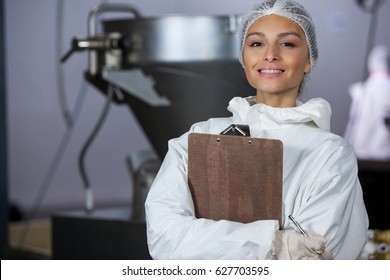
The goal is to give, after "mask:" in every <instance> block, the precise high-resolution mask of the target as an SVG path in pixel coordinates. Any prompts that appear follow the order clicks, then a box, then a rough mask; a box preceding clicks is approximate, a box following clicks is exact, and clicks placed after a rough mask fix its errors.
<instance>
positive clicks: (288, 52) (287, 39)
mask: <svg viewBox="0 0 390 280" xmlns="http://www.w3.org/2000/svg"><path fill="white" fill-rule="evenodd" d="M243 61H244V65H245V74H246V77H247V79H248V82H249V83H250V85H251V86H253V87H254V88H256V90H257V101H258V102H263V103H266V104H268V105H271V106H277V107H288V106H295V103H296V98H297V95H298V89H299V85H300V83H301V81H302V79H303V77H304V73H307V72H309V71H310V69H311V65H310V59H309V50H308V47H307V43H306V38H305V34H304V32H303V30H302V29H301V28H300V27H299V25H297V24H296V23H295V22H293V21H291V20H289V19H287V18H285V17H282V16H278V15H269V16H264V17H262V18H260V19H259V20H257V21H255V22H254V23H253V24H252V25H251V26H250V27H249V29H248V33H247V37H246V38H245V42H244V49H243Z"/></svg>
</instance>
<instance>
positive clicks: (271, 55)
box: [264, 46, 279, 62]
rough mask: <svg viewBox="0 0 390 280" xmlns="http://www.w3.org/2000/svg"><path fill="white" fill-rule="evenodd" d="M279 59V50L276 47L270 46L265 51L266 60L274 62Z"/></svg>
mask: <svg viewBox="0 0 390 280" xmlns="http://www.w3.org/2000/svg"><path fill="white" fill-rule="evenodd" d="M278 59H279V54H278V50H277V48H276V47H273V46H268V47H267V48H266V50H265V53H264V60H266V61H268V62H272V61H275V60H278Z"/></svg>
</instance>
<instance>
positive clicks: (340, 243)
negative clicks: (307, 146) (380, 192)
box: [285, 141, 368, 260]
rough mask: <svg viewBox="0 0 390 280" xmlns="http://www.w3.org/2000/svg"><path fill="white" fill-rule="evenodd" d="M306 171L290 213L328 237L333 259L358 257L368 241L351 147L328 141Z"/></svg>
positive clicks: (304, 225) (328, 248)
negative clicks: (304, 183) (302, 184)
mask: <svg viewBox="0 0 390 280" xmlns="http://www.w3.org/2000/svg"><path fill="white" fill-rule="evenodd" d="M308 170H310V172H308V173H310V174H309V175H307V178H306V179H307V181H306V186H301V188H300V190H299V192H300V193H298V194H297V195H296V198H298V199H296V202H295V204H294V207H293V209H292V210H291V213H292V214H293V216H294V217H295V218H296V220H298V221H299V222H300V223H301V226H302V227H303V228H304V229H306V230H308V231H309V232H313V233H316V234H320V235H322V236H324V237H325V238H326V239H327V245H326V250H327V251H330V252H332V254H333V255H334V257H335V259H349V260H350V259H357V258H358V257H359V255H360V253H361V251H362V249H363V247H364V245H365V244H366V242H367V230H368V216H367V212H366V208H365V205H364V201H363V194H362V189H361V185H360V183H359V179H358V176H357V171H358V169H357V160H356V156H355V154H354V152H353V149H352V148H351V146H350V145H348V144H347V143H344V142H341V144H340V142H338V144H337V145H335V143H334V142H333V141H330V142H328V143H327V145H325V148H323V149H321V150H318V151H316V164H315V165H312V168H310V169H309V168H308ZM291 213H290V214H291ZM286 214H289V213H286ZM285 226H286V223H285Z"/></svg>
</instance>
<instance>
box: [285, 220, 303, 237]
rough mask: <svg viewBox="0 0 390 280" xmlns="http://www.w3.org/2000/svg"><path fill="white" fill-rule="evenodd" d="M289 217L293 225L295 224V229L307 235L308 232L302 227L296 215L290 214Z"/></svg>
mask: <svg viewBox="0 0 390 280" xmlns="http://www.w3.org/2000/svg"><path fill="white" fill-rule="evenodd" d="M288 218H289V219H290V221H291V222H292V225H293V226H294V228H295V230H297V231H299V232H300V233H302V235H304V236H307V234H306V232H305V231H304V230H303V228H302V227H301V225H300V224H298V222H297V221H296V220H295V219H294V217H293V216H292V215H289V216H288Z"/></svg>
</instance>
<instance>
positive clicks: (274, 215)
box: [188, 133, 283, 225]
mask: <svg viewBox="0 0 390 280" xmlns="http://www.w3.org/2000/svg"><path fill="white" fill-rule="evenodd" d="M282 181H283V144H282V142H281V141H280V140H273V139H262V138H253V137H244V136H232V135H215V134H201V133H191V134H189V136H188V184H189V187H190V191H191V195H192V199H193V201H194V205H195V215H196V217H197V218H207V219H212V220H222V219H223V220H230V221H236V222H242V223H249V222H253V221H257V220H269V219H272V220H279V225H281V224H282V223H281V221H282V184H283V183H282Z"/></svg>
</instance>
